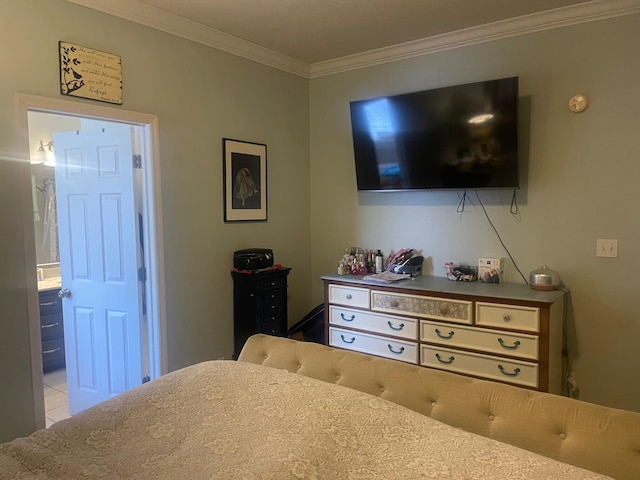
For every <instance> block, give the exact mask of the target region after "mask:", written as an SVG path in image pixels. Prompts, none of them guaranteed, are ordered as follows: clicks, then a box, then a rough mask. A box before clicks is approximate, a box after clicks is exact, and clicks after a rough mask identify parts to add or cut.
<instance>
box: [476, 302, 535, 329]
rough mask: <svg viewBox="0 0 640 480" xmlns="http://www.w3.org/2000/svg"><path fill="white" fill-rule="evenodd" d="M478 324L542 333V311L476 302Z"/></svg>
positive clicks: (532, 308)
mask: <svg viewBox="0 0 640 480" xmlns="http://www.w3.org/2000/svg"><path fill="white" fill-rule="evenodd" d="M476 324H477V325H483V326H487V327H497V328H500V329H503V328H508V329H513V330H524V331H526V332H539V331H540V309H539V308H534V307H521V306H517V305H503V304H500V303H485V302H476Z"/></svg>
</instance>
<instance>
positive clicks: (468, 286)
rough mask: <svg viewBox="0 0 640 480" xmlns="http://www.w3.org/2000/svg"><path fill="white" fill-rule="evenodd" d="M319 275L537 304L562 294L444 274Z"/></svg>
mask: <svg viewBox="0 0 640 480" xmlns="http://www.w3.org/2000/svg"><path fill="white" fill-rule="evenodd" d="M321 278H322V280H324V281H329V282H340V283H350V284H353V285H354V286H366V287H373V288H376V287H377V288H385V289H398V290H417V291H424V292H433V293H444V294H450V295H470V296H475V297H491V298H500V299H505V300H519V301H527V302H540V303H554V302H556V301H557V300H559V299H561V298H562V297H563V296H564V294H565V292H564V291H563V290H534V289H532V288H531V287H529V286H528V285H524V284H519V283H484V282H480V281H475V282H454V281H452V280H449V279H447V278H445V277H430V276H421V277H415V278H407V279H406V280H398V281H397V282H393V283H382V282H375V281H370V280H364V279H363V276H361V275H336V274H331V275H322V276H321Z"/></svg>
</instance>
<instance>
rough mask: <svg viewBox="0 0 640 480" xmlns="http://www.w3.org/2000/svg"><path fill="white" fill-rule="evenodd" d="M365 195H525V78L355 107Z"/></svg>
mask: <svg viewBox="0 0 640 480" xmlns="http://www.w3.org/2000/svg"><path fill="white" fill-rule="evenodd" d="M350 109H351V125H352V133H353V149H354V156H355V167H356V179H357V184H358V190H373V191H393V190H443V189H457V190H466V189H486V188H488V189H503V188H508V189H513V188H518V187H519V183H518V77H509V78H502V79H498V80H489V81H484V82H477V83H470V84H465V85H456V86H451V87H444V88H437V89H432V90H425V91H421V92H414V93H406V94H402V95H394V96H389V97H381V98H373V99H368V100H358V101H353V102H350Z"/></svg>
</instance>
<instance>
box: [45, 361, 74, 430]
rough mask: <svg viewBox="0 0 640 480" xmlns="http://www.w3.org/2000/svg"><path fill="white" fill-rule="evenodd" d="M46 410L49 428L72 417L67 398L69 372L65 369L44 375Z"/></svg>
mask: <svg viewBox="0 0 640 480" xmlns="http://www.w3.org/2000/svg"><path fill="white" fill-rule="evenodd" d="M44 410H45V416H46V421H47V428H49V427H50V426H51V425H53V424H54V423H56V422H58V421H60V420H64V419H65V418H68V417H70V416H71V415H69V401H68V396H67V372H66V370H65V369H61V370H55V371H53V372H47V373H45V374H44Z"/></svg>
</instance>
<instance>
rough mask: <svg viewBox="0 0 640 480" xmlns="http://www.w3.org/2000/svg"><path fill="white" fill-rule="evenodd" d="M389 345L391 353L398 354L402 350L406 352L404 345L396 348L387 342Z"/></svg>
mask: <svg viewBox="0 0 640 480" xmlns="http://www.w3.org/2000/svg"><path fill="white" fill-rule="evenodd" d="M387 347H389V351H390V352H391V353H395V354H396V355H400V354H401V353H402V352H404V347H400V348H399V349H398V350H394V349H393V346H391V344H390V343H388V344H387Z"/></svg>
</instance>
